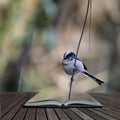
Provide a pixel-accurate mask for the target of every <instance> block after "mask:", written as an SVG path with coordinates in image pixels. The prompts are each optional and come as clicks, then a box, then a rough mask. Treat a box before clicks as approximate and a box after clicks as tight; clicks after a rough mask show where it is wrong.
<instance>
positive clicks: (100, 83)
mask: <svg viewBox="0 0 120 120" xmlns="http://www.w3.org/2000/svg"><path fill="white" fill-rule="evenodd" d="M82 73H83V74H85V75H87V76H89V77H91V78H92V79H93V80H95V81H96V82H97V83H98V84H99V85H102V84H103V83H104V82H103V81H102V80H100V79H98V78H96V77H95V76H93V75H91V74H90V73H88V72H87V71H83V72H82Z"/></svg>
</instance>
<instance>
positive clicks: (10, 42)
mask: <svg viewBox="0 0 120 120" xmlns="http://www.w3.org/2000/svg"><path fill="white" fill-rule="evenodd" d="M23 2H24V3H23ZM9 5H10V6H9ZM36 5H37V1H34V0H24V1H10V0H9V3H8V4H6V6H5V7H4V6H3V8H2V7H1V10H2V9H3V10H4V12H5V11H6V13H8V14H6V17H5V18H4V21H5V26H4V27H6V26H7V27H6V29H5V30H4V31H3V33H2V42H1V44H2V45H1V56H2V57H1V58H0V63H1V65H0V77H1V76H2V77H1V82H2V86H1V90H2V91H18V90H20V84H21V79H22V71H23V66H24V65H25V62H26V60H27V59H28V55H29V50H30V48H31V43H32V39H33V34H34V26H33V24H31V21H32V16H33V14H34V12H35V10H36ZM28 11H29V12H28ZM1 12H2V11H1ZM3 15H4V14H3ZM1 17H4V16H1ZM0 27H1V26H0ZM1 29H2V28H0V30H1ZM19 52H20V53H19ZM18 53H19V54H18Z"/></svg>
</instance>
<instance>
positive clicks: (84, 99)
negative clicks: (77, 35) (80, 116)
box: [24, 93, 102, 107]
mask: <svg viewBox="0 0 120 120" xmlns="http://www.w3.org/2000/svg"><path fill="white" fill-rule="evenodd" d="M73 98H74V99H71V100H67V99H66V98H65V97H59V98H55V99H53V98H51V99H50V98H49V99H48V98H40V94H39V93H38V94H37V95H35V96H34V97H33V98H31V99H30V100H29V101H27V102H26V103H25V104H24V106H25V107H102V104H101V103H100V102H98V101H97V100H96V99H95V98H93V97H92V96H91V95H89V94H80V95H76V96H74V97H73ZM65 99H66V100H65Z"/></svg>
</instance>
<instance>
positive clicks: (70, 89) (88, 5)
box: [68, 0, 90, 100]
mask: <svg viewBox="0 0 120 120" xmlns="http://www.w3.org/2000/svg"><path fill="white" fill-rule="evenodd" d="M89 7H90V0H88V4H87V10H86V16H85V20H84V24H83V27H82V32H81V36H80V39H79V42H78V47H77V51H76V58H75V63H74V66H75V67H76V60H77V56H78V52H79V48H80V43H81V41H82V37H83V33H84V30H85V25H86V21H87V16H88V11H89ZM74 73H75V69H73V74H72V77H71V81H70V88H69V96H68V99H69V100H70V99H71V91H72V83H73V81H74Z"/></svg>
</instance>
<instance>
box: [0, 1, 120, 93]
mask: <svg viewBox="0 0 120 120" xmlns="http://www.w3.org/2000/svg"><path fill="white" fill-rule="evenodd" d="M86 7H87V0H0V90H1V91H35V92H36V91H37V92H40V93H41V94H43V95H46V94H49V95H63V94H64V95H67V94H68V89H69V82H70V76H68V75H67V74H65V73H64V71H63V69H62V66H61V61H62V57H63V54H64V52H65V51H68V50H70V51H74V52H76V49H77V44H78V41H79V38H80V34H81V29H82V26H83V22H84V18H85V12H86ZM89 15H90V13H89ZM91 15H92V22H91V29H90V39H89V19H90V16H88V20H87V24H86V27H85V32H84V35H83V39H82V42H81V45H80V50H79V55H78V56H79V58H81V59H82V60H83V61H84V63H85V64H86V65H87V67H88V71H89V72H90V73H92V74H94V75H96V76H97V77H99V78H100V79H103V81H104V82H105V84H104V85H102V86H98V85H97V84H96V83H95V82H94V81H93V80H91V79H89V78H87V77H85V76H83V75H79V76H76V77H75V81H74V84H73V93H85V92H107V93H116V92H120V68H119V67H120V0H104V1H103V0H101V1H100V0H92V9H91Z"/></svg>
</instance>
